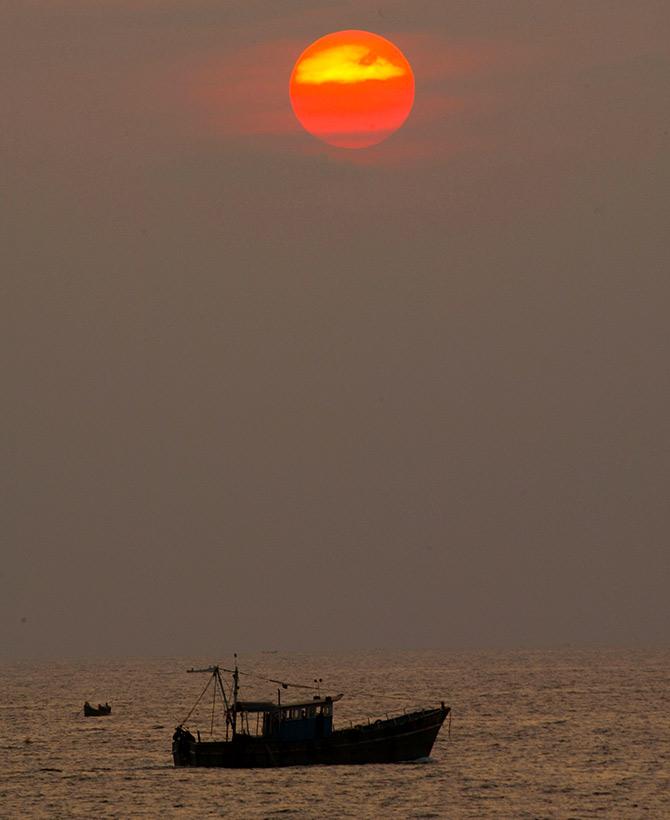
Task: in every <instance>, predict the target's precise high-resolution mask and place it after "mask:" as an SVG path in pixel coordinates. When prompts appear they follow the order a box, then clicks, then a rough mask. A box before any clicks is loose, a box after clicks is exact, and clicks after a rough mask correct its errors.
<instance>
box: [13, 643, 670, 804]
mask: <svg viewBox="0 0 670 820" xmlns="http://www.w3.org/2000/svg"><path fill="white" fill-rule="evenodd" d="M213 662H215V663H220V664H221V665H222V666H230V665H231V664H232V662H233V658H232V657H230V656H224V657H184V658H161V659H156V658H153V659H137V658H136V659H126V660H119V659H115V660H109V659H107V660H102V659H98V660H77V661H74V660H67V661H66V660H63V661H49V662H44V661H42V662H28V661H22V662H12V663H7V662H5V663H4V664H3V665H1V666H0V748H1V750H2V752H1V760H2V765H1V766H0V817H2V818H15V817H16V818H25V817H45V818H51V817H53V818H61V817H62V818H70V817H82V818H107V817H110V818H111V817H113V818H135V817H147V818H159V817H160V818H171V817H176V818H178V817H193V818H200V817H230V818H338V817H352V818H395V817H398V818H489V817H494V818H498V817H500V818H590V817H598V818H608V820H609V818H626V820H631V819H632V818H670V650H665V649H654V650H627V649H576V648H571V647H565V648H561V649H553V650H533V651H528V650H524V651H522V650H519V651H464V650H463V651H447V650H421V651H386V650H379V651H366V652H362V651H359V652H337V653H312V654H307V653H303V654H299V653H284V652H275V651H267V652H258V653H254V654H247V655H245V654H240V657H239V665H240V669H241V670H242V671H243V672H245V673H248V674H245V675H242V676H241V678H240V682H241V686H242V691H241V697H245V698H247V699H252V698H255V697H258V698H272V697H273V696H276V684H273V683H268V682H267V681H266V680H265V679H266V678H273V679H279V680H284V681H288V682H291V683H300V684H305V685H308V686H309V685H311V684H312V683H313V681H314V680H315V679H317V680H318V679H319V678H321V679H322V682H321V683H320V684H318V685H319V686H320V688H321V693H322V694H328V693H330V694H337V693H339V692H342V693H343V694H344V698H343V700H342V701H341V702H340V703H338V704H337V709H336V715H335V722H336V725H340V726H344V725H347V724H348V723H349V721H354V722H355V723H356V722H360V721H361V719H366V718H367V717H370V718H372V719H374V718H379V717H384V716H385V715H386V714H387V713H388V714H389V715H391V714H393V713H395V712H397V711H402V710H403V709H405V708H412V707H418V706H428V705H436V704H438V703H439V702H440V701H441V700H444V701H445V702H446V703H447V704H448V705H450V706H451V708H452V719H451V724H450V725H449V723H448V722H447V723H445V724H444V726H443V727H442V730H441V731H440V734H439V736H438V738H437V741H436V743H435V746H434V748H433V752H432V755H431V757H430V758H429V759H426V760H422V761H419V762H415V763H403V764H393V765H383V766H381V765H369V766H333V767H325V766H324V767H322V766H308V767H295V768H287V769H268V770H241V771H234V770H226V769H183V768H182V769H175V768H174V767H173V765H172V757H171V738H172V733H173V731H174V728H175V726H176V725H177V724H178V723H180V722H181V721H182V720H183V719H184V717H185V716H186V715H187V714H188V712H189V710H190V709H191V707H192V706H193V704H194V702H195V701H196V699H197V697H198V695H200V693H201V691H202V689H203V687H204V685H205V683H206V682H207V681H206V678H207V676H206V675H201V674H187V673H186V670H187V669H188V668H190V667H193V666H195V667H198V666H207V665H208V664H211V663H213ZM307 694H308V697H309V696H310V693H307ZM304 696H305V690H301V689H294V690H292V689H290V688H289V689H288V690H283V691H282V700H283V701H284V702H285V701H288V700H289V699H291V698H295V699H301V698H304ZM85 700H89V701H91V702H92V703H94V704H97V703H98V702H103V703H104V702H105V701H109V703H111V704H112V714H111V715H110V716H109V717H100V718H95V717H88V718H86V717H84V715H83V708H82V707H83V703H84V701H85ZM213 707H214V725H212V715H213V711H212V709H213ZM218 723H219V712H218V706H217V704H216V703H214V704H213V703H212V701H211V698H210V696H209V693H208V694H207V695H206V696H205V697H204V698H203V700H202V701H201V703H200V706H199V707H198V709H197V710H196V712H195V713H194V715H193V716H192V717H191V718H190V719H189V726H190V727H191V729H193V730H195V729H197V730H199V731H200V732H201V736H202V737H203V739H204V738H206V737H209V733H210V732H211V731H214V733H216V731H217V726H218Z"/></svg>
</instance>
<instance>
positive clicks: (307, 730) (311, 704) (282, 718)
mask: <svg viewBox="0 0 670 820" xmlns="http://www.w3.org/2000/svg"><path fill="white" fill-rule="evenodd" d="M341 697H342V695H337V696H336V697H325V698H323V699H322V698H319V697H315V698H314V699H313V700H309V701H305V702H304V703H287V704H286V705H285V706H281V705H277V704H276V703H270V702H267V701H265V702H263V701H260V702H259V701H238V703H237V713H238V717H239V722H238V726H237V732H238V733H243V734H260V735H262V737H267V738H273V739H276V740H297V741H300V740H317V739H319V738H323V737H329V736H330V735H331V734H332V732H333V703H334V702H335V701H338V700H339V699H340V698H341ZM251 714H256V720H255V721H254V720H253V718H252V720H251V725H250V721H249V716H250V715H251ZM254 723H255V724H256V725H255V727H254V726H253V724H254ZM253 728H255V730H256V731H255V732H254V731H253Z"/></svg>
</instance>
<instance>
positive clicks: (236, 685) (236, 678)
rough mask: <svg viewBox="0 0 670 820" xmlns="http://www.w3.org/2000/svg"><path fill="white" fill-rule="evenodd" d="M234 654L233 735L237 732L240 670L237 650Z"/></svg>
mask: <svg viewBox="0 0 670 820" xmlns="http://www.w3.org/2000/svg"><path fill="white" fill-rule="evenodd" d="M234 655H235V671H234V672H233V737H235V733H236V732H237V693H238V692H239V690H240V670H239V669H238V668H237V652H235V653H234Z"/></svg>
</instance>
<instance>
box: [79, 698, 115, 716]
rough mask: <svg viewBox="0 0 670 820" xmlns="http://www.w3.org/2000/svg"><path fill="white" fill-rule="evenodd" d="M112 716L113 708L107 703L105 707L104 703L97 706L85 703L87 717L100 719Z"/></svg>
mask: <svg viewBox="0 0 670 820" xmlns="http://www.w3.org/2000/svg"><path fill="white" fill-rule="evenodd" d="M111 714H112V707H111V706H110V705H109V703H105V705H104V706H103V705H102V703H99V704H98V705H97V707H96V706H91V704H90V703H89V702H88V701H86V703H84V716H85V717H100V716H101V715H111Z"/></svg>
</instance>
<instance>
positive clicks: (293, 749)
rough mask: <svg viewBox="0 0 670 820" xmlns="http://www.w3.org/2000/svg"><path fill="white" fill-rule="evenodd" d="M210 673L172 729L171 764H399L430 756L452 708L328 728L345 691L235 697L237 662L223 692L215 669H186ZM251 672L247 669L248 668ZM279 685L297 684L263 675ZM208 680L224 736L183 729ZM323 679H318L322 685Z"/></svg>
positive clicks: (420, 710)
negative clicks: (285, 699) (293, 697)
mask: <svg viewBox="0 0 670 820" xmlns="http://www.w3.org/2000/svg"><path fill="white" fill-rule="evenodd" d="M188 671H189V672H209V673H211V677H210V679H209V681H208V683H207V686H205V689H204V690H203V691H202V693H201V695H200V697H199V698H198V700H197V701H196V704H195V706H194V707H193V708H192V709H191V711H190V712H189V714H188V715H187V717H186V718H185V719H184V721H182V723H180V724H179V726H177V728H176V729H175V732H174V735H173V737H172V756H173V759H174V765H175V766H213V767H223V768H264V767H271V766H272V767H274V766H310V765H333V764H347V765H352V764H361V763H399V762H403V761H412V760H419V759H421V758H427V757H428V756H429V755H430V753H431V750H432V748H433V744H434V742H435V739H436V737H437V734H438V732H439V731H440V728H441V726H442V724H443V723H444V720H445V718H446V717H447V715H449V714H450V712H451V709H450V707H448V706H445V705H444V701H442V702H441V703H440V705H439V706H437V707H432V708H424V709H417V710H415V711H412V712H403V713H402V714H399V715H396V716H395V717H386V718H385V719H383V720H375V721H374V722H369V721H367V722H365V723H360V724H357V725H354V724H353V723H352V724H350V725H349V726H348V727H344V728H338V729H336V728H334V727H333V709H334V706H335V704H336V703H337V702H338V701H339V700H341V699H342V697H343V695H341V694H338V695H326V696H324V697H322V696H321V694H320V691H319V694H316V695H314V696H313V697H312V699H311V700H302V701H299V702H296V703H282V702H281V689H277V702H276V703H275V702H273V701H245V700H240V698H239V675H240V672H239V670H238V668H237V663H236V664H235V668H234V669H232V670H231V669H224V670H223V671H225V672H231V673H232V684H231V686H230V689H229V690H227V689H226V687H225V686H224V683H223V679H222V677H221V671H220V669H219V667H218V666H211V667H208V668H207V669H189V670H188ZM246 674H249V673H246ZM267 680H268V681H270V682H272V683H276V684H280V685H281V687H282V688H283V689H286V688H288V687H289V686H296V685H299V686H301V688H310V687H305V686H304V685H302V684H288V683H285V682H283V681H278V680H275V679H271V678H268V679H267ZM211 684H213V692H214V695H213V698H214V702H213V703H212V723H211V729H210V735H213V729H214V719H213V715H214V708H215V702H216V699H217V696H218V697H219V698H220V700H221V704H222V707H223V713H224V718H225V739H219V740H215V739H213V738H212V739H210V740H202V739H201V737H200V732H199V731H198V732H197V738H196V737H195V736H194V735H193V733H192V732H191V731H190V730H189V729H188V728H187V726H186V722H187V721H188V719H189V718H190V717H191V715H192V714H193V712H194V711H195V708H196V706H197V705H198V703H199V702H200V701H201V700H202V698H203V696H204V695H205V692H206V691H207V689H208V688H209V686H210V685H211ZM319 684H320V681H317V682H316V687H315V688H317V687H318V688H319V689H320V687H319Z"/></svg>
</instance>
